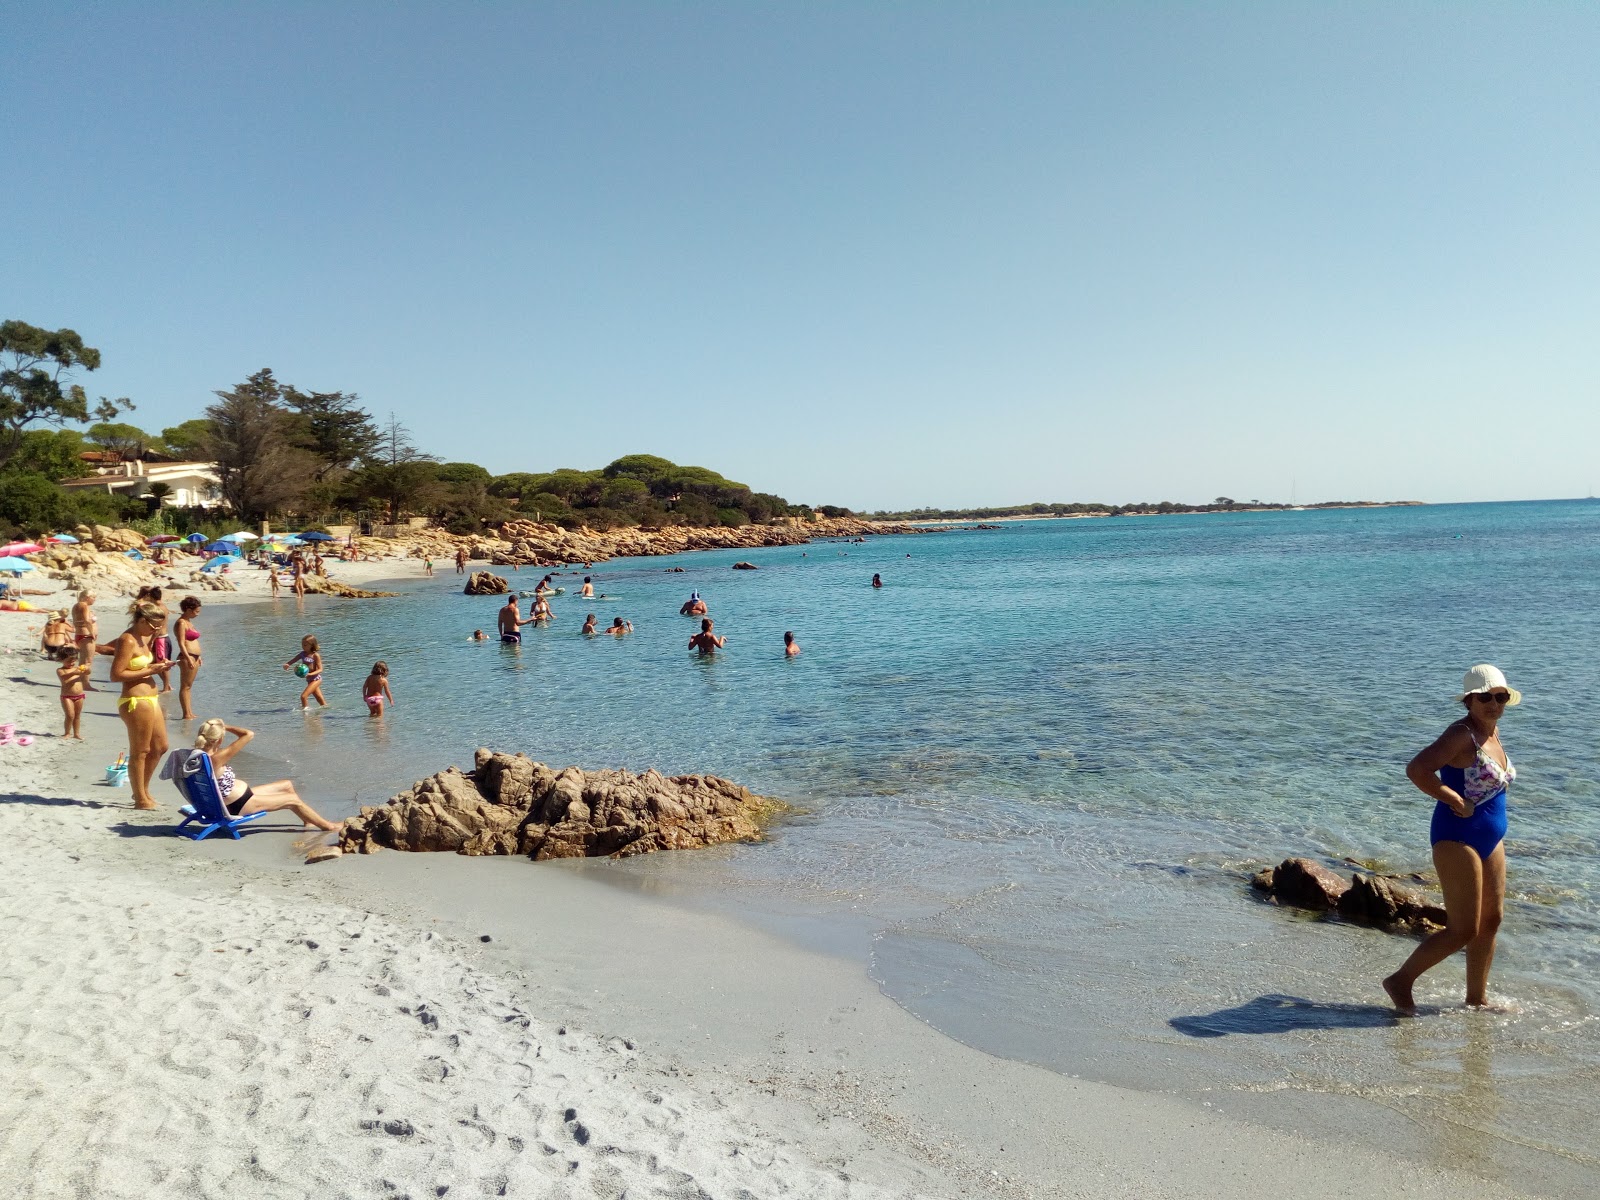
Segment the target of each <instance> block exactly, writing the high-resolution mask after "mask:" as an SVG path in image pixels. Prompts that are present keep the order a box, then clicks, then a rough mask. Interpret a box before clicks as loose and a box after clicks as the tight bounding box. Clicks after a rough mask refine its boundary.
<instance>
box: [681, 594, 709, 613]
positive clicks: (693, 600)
mask: <svg viewBox="0 0 1600 1200" xmlns="http://www.w3.org/2000/svg"><path fill="white" fill-rule="evenodd" d="M709 611H711V610H710V609H708V608H707V607H706V602H705V601H704V600H702V599H700V593H699V592H690V593H689V598H688V599H687V600H685V601H684V602H683V607H682V608H680V609H679V610H678V615H679V616H680V617H703V616H705V615H706V613H708V612H709Z"/></svg>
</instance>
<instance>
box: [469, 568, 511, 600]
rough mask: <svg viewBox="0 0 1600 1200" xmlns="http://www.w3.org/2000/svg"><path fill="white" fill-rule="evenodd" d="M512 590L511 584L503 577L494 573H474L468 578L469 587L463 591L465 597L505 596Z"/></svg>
mask: <svg viewBox="0 0 1600 1200" xmlns="http://www.w3.org/2000/svg"><path fill="white" fill-rule="evenodd" d="M510 589H511V584H510V583H509V582H508V581H507V580H506V579H505V578H503V577H502V576H499V575H496V574H494V573H493V572H492V571H474V572H473V573H472V574H471V575H469V576H468V577H467V586H466V587H464V588H462V589H461V594H462V595H463V596H503V595H505V594H506V592H508V591H509V590H510Z"/></svg>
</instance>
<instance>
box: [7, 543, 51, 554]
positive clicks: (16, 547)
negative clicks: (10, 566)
mask: <svg viewBox="0 0 1600 1200" xmlns="http://www.w3.org/2000/svg"><path fill="white" fill-rule="evenodd" d="M43 551H44V547H43V546H41V545H39V543H38V542H8V543H7V544H6V545H4V546H0V558H9V557H10V556H11V555H13V554H39V553H42V552H43Z"/></svg>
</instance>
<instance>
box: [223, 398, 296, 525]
mask: <svg viewBox="0 0 1600 1200" xmlns="http://www.w3.org/2000/svg"><path fill="white" fill-rule="evenodd" d="M215 394H216V397H217V402H216V403H215V404H213V405H211V406H210V407H209V408H207V409H206V419H207V420H209V421H210V422H211V424H212V430H211V433H210V436H209V437H208V438H207V439H206V443H205V447H204V449H205V453H206V457H207V458H208V459H210V460H211V461H212V462H214V463H215V464H216V468H217V476H218V478H219V479H220V480H221V482H222V495H223V498H224V499H226V500H227V502H228V503H229V504H230V505H232V506H233V511H234V512H235V513H237V514H238V515H239V516H240V517H241V518H242V519H244V520H247V521H253V520H257V519H259V518H261V517H264V516H266V515H268V514H269V513H273V512H277V511H280V510H282V509H288V508H293V507H294V505H295V503H296V502H297V501H298V500H299V498H300V495H301V493H302V492H303V491H304V490H305V488H306V486H307V485H308V484H309V483H310V482H311V480H312V479H313V477H314V476H315V474H316V465H317V464H316V459H315V457H314V456H313V455H312V454H311V453H310V452H309V451H307V450H305V449H303V448H302V447H301V446H299V445H298V444H297V443H296V441H295V434H296V432H297V430H296V422H295V416H294V414H293V413H291V412H290V411H289V410H288V409H287V408H285V407H284V405H283V404H282V402H281V397H282V394H283V389H282V388H281V386H280V385H279V384H278V381H277V380H276V379H274V378H273V375H272V371H271V369H270V368H268V369H263V370H260V371H257V372H256V373H255V374H254V375H252V376H250V378H249V379H247V380H245V381H244V382H243V383H241V384H239V385H238V386H236V387H233V388H230V389H229V390H228V391H226V392H217V393H215Z"/></svg>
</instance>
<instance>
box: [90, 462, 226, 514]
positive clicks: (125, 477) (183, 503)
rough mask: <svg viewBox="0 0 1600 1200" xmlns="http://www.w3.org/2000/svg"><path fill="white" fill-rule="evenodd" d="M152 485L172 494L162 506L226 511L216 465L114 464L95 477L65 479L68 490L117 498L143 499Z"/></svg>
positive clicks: (99, 470)
mask: <svg viewBox="0 0 1600 1200" xmlns="http://www.w3.org/2000/svg"><path fill="white" fill-rule="evenodd" d="M152 483H164V484H166V485H167V486H168V487H169V488H171V489H172V490H171V491H170V492H168V493H167V494H166V496H165V497H163V499H162V501H161V502H162V504H165V505H173V506H176V507H178V508H220V507H224V502H223V499H222V490H221V483H222V481H221V480H220V479H219V478H218V477H217V468H216V464H215V463H205V462H146V461H145V460H143V459H134V460H132V461H131V462H119V463H112V464H110V465H107V466H102V467H98V468H96V470H95V473H94V474H93V475H85V476H83V477H82V478H81V479H63V480H62V481H61V486H62V487H64V488H97V489H99V490H101V491H106V492H110V493H113V494H116V493H121V494H123V495H127V496H135V497H137V496H143V495H145V494H146V493H147V492H149V490H150V485H151V484H152Z"/></svg>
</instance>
